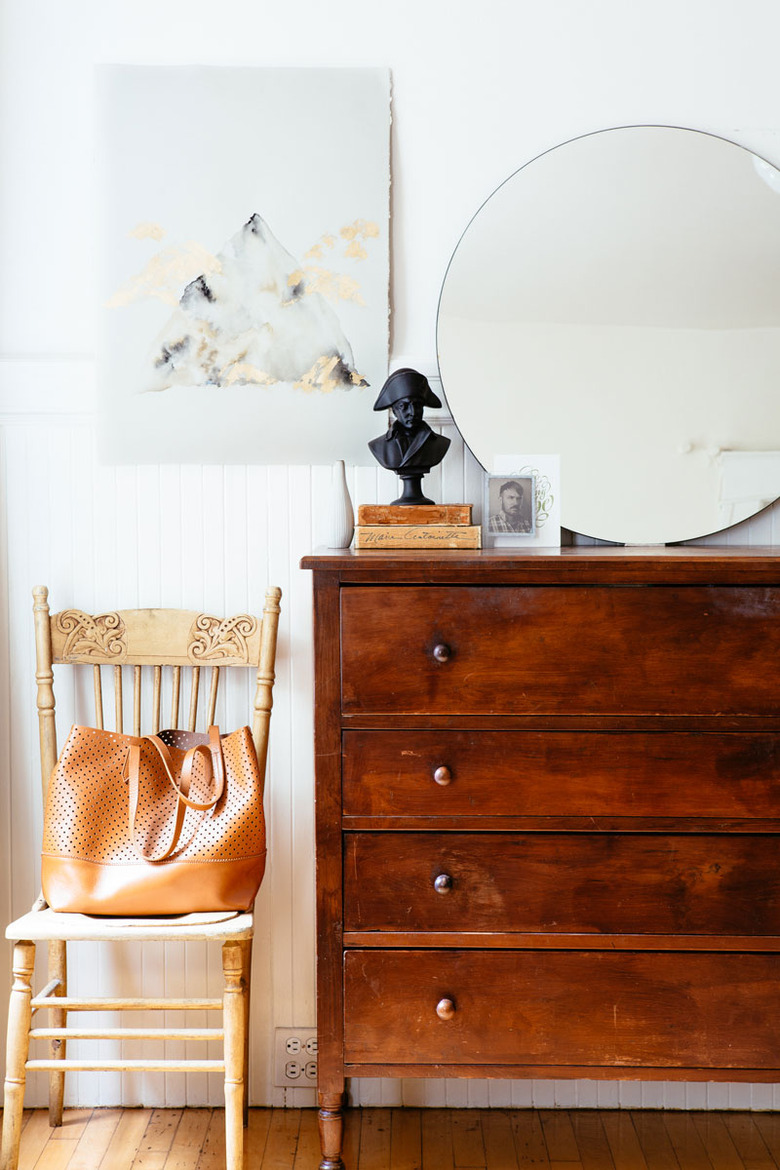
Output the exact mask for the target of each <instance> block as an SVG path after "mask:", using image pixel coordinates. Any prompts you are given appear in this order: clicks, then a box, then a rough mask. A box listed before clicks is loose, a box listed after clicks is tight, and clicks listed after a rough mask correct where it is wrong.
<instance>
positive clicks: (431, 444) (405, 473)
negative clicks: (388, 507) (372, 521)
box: [368, 368, 450, 504]
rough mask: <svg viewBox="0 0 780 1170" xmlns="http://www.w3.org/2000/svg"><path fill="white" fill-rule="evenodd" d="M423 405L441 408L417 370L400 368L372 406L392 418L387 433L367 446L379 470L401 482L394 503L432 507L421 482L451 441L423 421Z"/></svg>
mask: <svg viewBox="0 0 780 1170" xmlns="http://www.w3.org/2000/svg"><path fill="white" fill-rule="evenodd" d="M426 406H434V407H440V406H441V402H440V400H439V399H438V398H437V397H436V395H435V394H434V392H433V390H431V388H430V386H429V385H428V379H427V378H426V377H425V376H424V375H423V374H420V373H418V372H417V370H410V369H406V368H404V369H401V370H395V371H394V373H392V374H391V375H390V377H389V378H388V379H387V381H386V382H385V384H384V386H383V387H382V390H381V392H380V394H379V397H378V398H377V400H376V402H375V403H374V410H387V409H388V407H389V408H390V409H391V410H392V412H393V414H394V415H395V421H394V422H393V425H392V426H391V427H390V430H389V431H388V432H387V434H385V435H381V436H380V437H379V438H378V439H372V440H371V442H370V443H369V444H368V446H369V449H370V451H371V454H372V455H373V456H374V458H375V459H376V461H377V463H379V464H380V465H381V466H382V467H386V468H387V469H388V471H394V472H395V473H396V475H397V476H398V477H399V479H400V480H401V481H402V482H403V494H402V495H401V496H400V497H399V498H398V499H397V500H393V503H394V504H432V503H433V500H429V499H427V497H426V496H424V495H423V494H422V490H421V488H420V481H421V480H422V477H423V476H424V475H427V474H428V472H429V471H430V470H431V468H432V467H435V466H436V465H437V464H438V463H441V461H442V459H443V458H444V456H445V455H446V454H447V448H448V447H449V445H450V440H449V439H448V438H446V437H445V436H444V435H437V434H436V432H435V431H434V430H432V429H431V428H430V427H429V426H428V424H427V422H425V421H424V419H423V409H424V408H425V407H426Z"/></svg>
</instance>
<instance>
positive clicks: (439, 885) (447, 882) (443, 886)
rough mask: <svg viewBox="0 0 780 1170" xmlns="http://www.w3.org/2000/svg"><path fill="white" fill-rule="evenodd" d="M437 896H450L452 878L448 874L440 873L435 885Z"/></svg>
mask: <svg viewBox="0 0 780 1170" xmlns="http://www.w3.org/2000/svg"><path fill="white" fill-rule="evenodd" d="M433 888H434V890H435V891H436V893H437V894H449V892H450V890H451V889H452V878H451V877H450V875H449V874H448V873H440V874H439V876H438V877H437V878H436V879H435V881H434V883H433Z"/></svg>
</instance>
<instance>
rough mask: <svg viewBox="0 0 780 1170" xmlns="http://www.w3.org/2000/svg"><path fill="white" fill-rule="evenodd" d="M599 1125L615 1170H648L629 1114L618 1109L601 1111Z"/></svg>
mask: <svg viewBox="0 0 780 1170" xmlns="http://www.w3.org/2000/svg"><path fill="white" fill-rule="evenodd" d="M601 1124H602V1125H603V1126H604V1132H605V1134H606V1135H607V1141H608V1142H609V1148H610V1150H611V1151H612V1160H613V1162H614V1163H615V1170H648V1167H647V1162H646V1161H645V1156H644V1154H643V1153H642V1147H641V1146H640V1144H639V1136H638V1135H637V1132H636V1130H635V1128H634V1123H633V1121H632V1120H631V1114H630V1113H626V1112H621V1111H620V1110H619V1109H609V1110H607V1109H605V1110H602V1111H601Z"/></svg>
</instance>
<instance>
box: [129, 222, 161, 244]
mask: <svg viewBox="0 0 780 1170" xmlns="http://www.w3.org/2000/svg"><path fill="white" fill-rule="evenodd" d="M127 234H128V235H129V236H131V237H132V238H133V239H134V240H161V239H162V238H163V236H164V235H165V228H164V227H163V226H162V224H161V223H149V222H146V223H137V224H136V225H135V227H134V228H132V229H131V230H130V231H129V232H128V233H127Z"/></svg>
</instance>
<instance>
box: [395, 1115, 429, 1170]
mask: <svg viewBox="0 0 780 1170" xmlns="http://www.w3.org/2000/svg"><path fill="white" fill-rule="evenodd" d="M420 1112H421V1111H420V1110H419V1109H393V1111H392V1115H391V1118H390V1165H391V1167H392V1170H421V1167H422V1122H421V1118H420Z"/></svg>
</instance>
